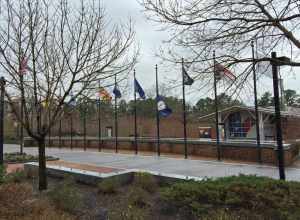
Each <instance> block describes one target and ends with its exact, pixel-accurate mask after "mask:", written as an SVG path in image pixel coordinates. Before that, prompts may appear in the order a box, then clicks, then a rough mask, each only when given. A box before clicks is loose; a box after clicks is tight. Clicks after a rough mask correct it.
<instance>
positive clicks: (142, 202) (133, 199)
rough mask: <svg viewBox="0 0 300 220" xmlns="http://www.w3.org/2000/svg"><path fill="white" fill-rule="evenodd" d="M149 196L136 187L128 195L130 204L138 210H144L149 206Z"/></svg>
mask: <svg viewBox="0 0 300 220" xmlns="http://www.w3.org/2000/svg"><path fill="white" fill-rule="evenodd" d="M148 203H149V195H148V193H147V192H146V191H145V190H144V189H142V188H140V187H134V188H132V190H131V191H130V192H129V194H128V204H129V205H131V206H135V207H138V208H144V207H146V206H148Z"/></svg>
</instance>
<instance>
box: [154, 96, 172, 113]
mask: <svg viewBox="0 0 300 220" xmlns="http://www.w3.org/2000/svg"><path fill="white" fill-rule="evenodd" d="M156 100H157V109H158V113H159V115H160V116H162V117H168V116H169V115H170V114H172V109H170V108H169V107H168V106H167V104H166V103H165V101H164V100H163V98H162V97H161V96H158V97H157V98H156Z"/></svg>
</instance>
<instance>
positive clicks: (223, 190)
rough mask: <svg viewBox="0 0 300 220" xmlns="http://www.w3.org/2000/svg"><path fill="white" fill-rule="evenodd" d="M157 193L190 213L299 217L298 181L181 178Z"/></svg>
mask: <svg viewBox="0 0 300 220" xmlns="http://www.w3.org/2000/svg"><path fill="white" fill-rule="evenodd" d="M161 196H162V200H163V201H164V202H166V203H168V204H169V205H171V206H173V207H176V208H177V209H179V210H181V211H183V212H186V211H188V212H190V213H191V214H192V215H193V216H209V215H211V213H214V212H215V211H216V210H229V211H230V212H233V213H237V214H238V216H240V215H243V216H248V215H250V216H251V215H252V216H256V217H257V218H258V219H259V217H263V218H264V217H266V218H267V219H297V218H299V217H300V183H297V182H284V181H279V180H274V179H270V178H266V177H257V176H245V175H240V176H233V177H224V178H219V179H216V180H212V179H206V180H203V181H199V182H195V181H188V182H182V183H177V184H174V185H173V186H171V187H168V188H164V189H163V190H162V191H161Z"/></svg>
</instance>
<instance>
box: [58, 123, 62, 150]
mask: <svg viewBox="0 0 300 220" xmlns="http://www.w3.org/2000/svg"><path fill="white" fill-rule="evenodd" d="M61 125H62V123H61V118H60V119H59V131H58V144H59V148H61Z"/></svg>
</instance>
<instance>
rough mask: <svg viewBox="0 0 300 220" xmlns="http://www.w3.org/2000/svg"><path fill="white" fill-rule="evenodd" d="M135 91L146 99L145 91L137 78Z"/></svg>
mask: <svg viewBox="0 0 300 220" xmlns="http://www.w3.org/2000/svg"><path fill="white" fill-rule="evenodd" d="M134 92H137V93H138V94H139V96H140V97H141V98H142V99H146V96H145V92H144V90H143V88H142V87H141V85H140V84H139V82H138V81H137V80H136V79H134Z"/></svg>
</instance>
